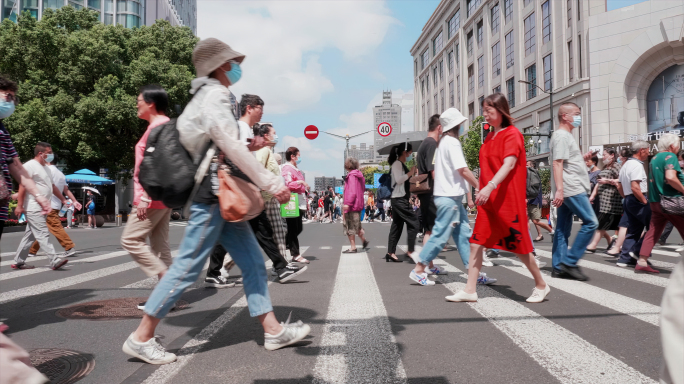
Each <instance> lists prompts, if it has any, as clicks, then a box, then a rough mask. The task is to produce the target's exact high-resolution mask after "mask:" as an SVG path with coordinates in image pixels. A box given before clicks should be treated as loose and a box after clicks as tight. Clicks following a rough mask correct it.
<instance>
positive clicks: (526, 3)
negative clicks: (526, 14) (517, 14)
mask: <svg viewBox="0 0 684 384" xmlns="http://www.w3.org/2000/svg"><path fill="white" fill-rule="evenodd" d="M531 2H532V0H524V1H523V7H527V6H528V5H530V3H531Z"/></svg>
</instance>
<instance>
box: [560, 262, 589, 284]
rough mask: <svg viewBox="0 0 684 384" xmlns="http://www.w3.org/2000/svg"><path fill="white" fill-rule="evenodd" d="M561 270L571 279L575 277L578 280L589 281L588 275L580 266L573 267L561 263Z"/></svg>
mask: <svg viewBox="0 0 684 384" xmlns="http://www.w3.org/2000/svg"><path fill="white" fill-rule="evenodd" d="M560 267H561V271H563V272H565V273H566V274H567V275H568V276H569V277H570V278H571V279H575V280H578V281H587V280H589V278H588V277H587V275H585V274H584V273H582V270H581V269H580V267H571V266H569V265H565V264H561V265H560Z"/></svg>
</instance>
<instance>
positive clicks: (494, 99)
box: [482, 92, 514, 128]
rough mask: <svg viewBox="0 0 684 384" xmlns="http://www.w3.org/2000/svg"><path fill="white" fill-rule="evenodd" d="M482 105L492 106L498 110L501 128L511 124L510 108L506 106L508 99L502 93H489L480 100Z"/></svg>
mask: <svg viewBox="0 0 684 384" xmlns="http://www.w3.org/2000/svg"><path fill="white" fill-rule="evenodd" d="M484 106H488V107H492V108H494V109H496V110H497V111H499V113H500V114H501V128H506V127H508V126H510V125H512V124H513V120H514V119H513V117H512V116H511V110H510V107H509V106H508V100H506V96H504V95H503V93H499V92H497V93H492V94H491V95H489V96H487V97H485V99H484V100H483V101H482V107H483V108H484Z"/></svg>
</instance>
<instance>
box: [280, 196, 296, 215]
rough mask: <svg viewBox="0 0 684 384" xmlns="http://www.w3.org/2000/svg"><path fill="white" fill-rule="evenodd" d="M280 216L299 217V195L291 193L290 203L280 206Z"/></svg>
mask: <svg viewBox="0 0 684 384" xmlns="http://www.w3.org/2000/svg"><path fill="white" fill-rule="evenodd" d="M280 216H282V217H299V194H297V193H290V201H289V202H288V203H287V204H281V205H280Z"/></svg>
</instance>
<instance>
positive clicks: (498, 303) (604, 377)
mask: <svg viewBox="0 0 684 384" xmlns="http://www.w3.org/2000/svg"><path fill="white" fill-rule="evenodd" d="M537 252H538V251H537ZM434 263H435V264H436V265H439V266H441V267H443V268H444V269H445V270H447V271H448V272H449V275H442V276H439V277H438V279H439V281H440V282H441V283H442V284H444V286H445V287H446V288H447V289H448V290H449V291H451V292H452V293H456V292H458V291H460V290H462V289H464V288H465V282H466V279H467V276H466V275H465V274H464V273H463V272H461V270H459V269H458V268H456V267H454V266H453V265H451V264H449V263H447V262H445V261H443V260H440V259H435V261H434ZM533 286H534V284H533V283H531V284H530V293H531V292H532V288H533ZM477 294H478V297H479V298H478V301H477V302H475V303H453V305H454V307H455V308H454V310H457V308H458V306H459V305H469V306H470V307H471V308H473V309H474V310H475V311H477V312H478V313H479V314H480V315H481V316H482V317H484V318H486V319H487V320H489V321H490V322H491V323H492V324H493V325H494V326H495V327H496V328H498V329H499V330H500V331H501V332H502V333H503V334H504V335H505V336H507V337H508V338H510V339H511V340H512V341H513V342H514V343H515V344H516V345H517V346H518V347H520V349H522V350H523V351H525V352H526V353H527V354H528V355H529V356H530V357H532V358H533V359H534V360H535V361H537V363H539V364H540V365H541V366H542V367H544V368H545V369H546V370H547V371H548V372H549V373H550V374H551V375H553V376H554V377H555V378H556V379H558V381H560V382H561V383H567V384H576V383H654V384H655V383H656V381H654V380H653V379H651V378H649V377H647V376H645V375H643V374H642V373H640V372H638V371H636V370H635V369H633V368H632V367H630V366H628V365H627V364H625V363H623V362H622V361H620V360H618V359H616V358H615V357H613V356H611V355H610V354H608V353H606V352H604V351H602V350H600V349H599V348H597V347H596V346H594V345H593V344H591V343H590V342H588V341H586V340H584V339H582V338H581V337H579V336H578V335H576V334H574V333H572V332H570V331H568V330H567V329H565V328H563V327H561V326H560V325H558V324H556V323H554V322H552V321H550V320H548V319H546V318H545V317H543V316H541V315H539V314H538V313H536V312H534V311H533V310H531V309H529V308H528V307H527V306H526V305H525V304H522V303H518V302H515V301H513V300H511V299H510V298H508V297H505V296H504V295H502V294H500V293H499V292H497V291H495V290H494V289H492V288H490V287H488V286H484V285H478V286H477ZM549 300H553V290H552V291H551V293H550V297H549ZM450 305H451V304H450ZM535 305H544V304H543V303H541V304H535Z"/></svg>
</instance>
